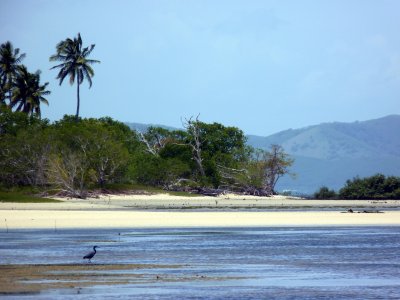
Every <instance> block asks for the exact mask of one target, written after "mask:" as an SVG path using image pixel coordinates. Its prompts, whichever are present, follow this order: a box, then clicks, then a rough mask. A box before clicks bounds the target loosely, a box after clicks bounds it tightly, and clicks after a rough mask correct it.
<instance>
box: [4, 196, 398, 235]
mask: <svg viewBox="0 0 400 300" xmlns="http://www.w3.org/2000/svg"><path fill="white" fill-rule="evenodd" d="M399 206H400V201H397V200H389V201H370V200H340V201H337V200H304V199H297V198H287V197H282V196H276V197H263V198H260V197H252V196H239V195H222V196H220V197H180V196H170V195H165V194H160V195H103V196H101V197H99V198H94V199H86V200H81V199H65V198H64V199H63V202H60V203H0V224H2V225H0V228H2V229H0V230H11V229H17V228H20V229H22V228H32V229H33V228H49V229H61V228H103V227H104V228H118V227H120V228H135V227H138V228H139V227H218V226H226V227H240V226H342V225H343V226H347V225H360V226H364V225H373V226H379V225H382V226H383V225H395V226H400V211H399V210H385V208H387V209H390V208H394V207H399ZM350 207H352V208H353V210H354V211H355V213H345V211H346V210H347V208H350ZM327 208H328V209H329V210H328V211H327V210H326V209H327ZM375 208H379V210H380V211H382V213H362V211H363V210H365V209H368V210H371V209H372V210H373V209H375ZM263 209H264V210H263ZM293 209H294V210H293ZM265 210H268V211H265ZM358 211H360V212H361V213H357V212H358Z"/></svg>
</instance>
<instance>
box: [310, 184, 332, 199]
mask: <svg viewBox="0 0 400 300" xmlns="http://www.w3.org/2000/svg"><path fill="white" fill-rule="evenodd" d="M314 198H315V199H323V200H328V199H337V198H338V195H337V194H336V192H335V191H334V190H330V189H329V188H328V187H326V186H323V187H321V188H320V189H319V190H318V191H316V192H315V193H314Z"/></svg>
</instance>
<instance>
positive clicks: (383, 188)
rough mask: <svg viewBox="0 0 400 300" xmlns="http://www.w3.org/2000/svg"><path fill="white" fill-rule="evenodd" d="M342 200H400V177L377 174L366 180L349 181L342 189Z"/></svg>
mask: <svg viewBox="0 0 400 300" xmlns="http://www.w3.org/2000/svg"><path fill="white" fill-rule="evenodd" d="M339 196H340V198H341V199H399V198H400V177H395V176H389V177H386V176H385V175H383V174H375V175H373V176H370V177H365V178H359V177H356V178H353V179H352V180H347V181H346V184H345V186H344V187H343V188H342V189H340V191H339Z"/></svg>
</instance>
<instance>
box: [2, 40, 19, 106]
mask: <svg viewBox="0 0 400 300" xmlns="http://www.w3.org/2000/svg"><path fill="white" fill-rule="evenodd" d="M19 52H20V50H19V48H15V49H14V46H13V45H12V43H11V42H9V41H7V42H5V43H3V44H1V45H0V104H5V100H6V94H7V93H8V99H9V103H10V102H11V89H12V86H13V83H14V79H15V78H16V76H17V73H18V66H19V65H20V63H21V62H22V60H23V59H24V58H25V53H21V54H20V53H19Z"/></svg>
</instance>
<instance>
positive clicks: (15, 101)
mask: <svg viewBox="0 0 400 300" xmlns="http://www.w3.org/2000/svg"><path fill="white" fill-rule="evenodd" d="M40 73H41V72H40V71H39V70H38V71H36V72H35V73H29V72H28V70H27V68H26V67H25V66H23V65H22V66H20V67H19V68H18V74H17V77H16V79H15V83H14V86H13V88H12V97H11V102H10V107H11V108H16V111H22V112H24V113H26V114H28V115H33V114H36V115H37V116H38V117H39V118H40V117H41V109H40V104H41V103H44V104H46V105H49V102H48V101H47V99H46V98H44V96H47V95H49V94H50V93H51V92H50V91H48V90H46V88H47V85H48V84H49V83H48V82H46V83H45V84H43V85H41V84H40Z"/></svg>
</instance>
